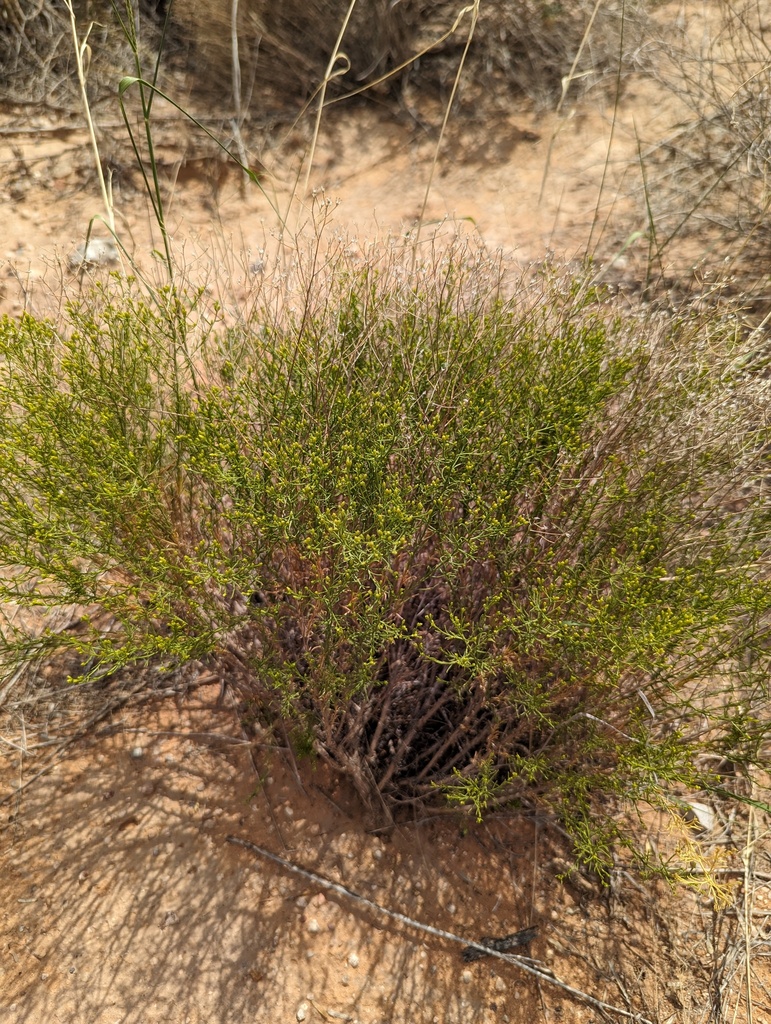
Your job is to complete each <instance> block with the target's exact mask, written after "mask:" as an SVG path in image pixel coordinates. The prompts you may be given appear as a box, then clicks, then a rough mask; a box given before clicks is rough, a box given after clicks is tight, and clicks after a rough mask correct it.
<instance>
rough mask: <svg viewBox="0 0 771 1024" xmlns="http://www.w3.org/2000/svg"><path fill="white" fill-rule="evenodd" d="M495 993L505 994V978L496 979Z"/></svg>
mask: <svg viewBox="0 0 771 1024" xmlns="http://www.w3.org/2000/svg"><path fill="white" fill-rule="evenodd" d="M495 991H496V992H505V991H506V982H505V981H504V980H503V978H496V979H495Z"/></svg>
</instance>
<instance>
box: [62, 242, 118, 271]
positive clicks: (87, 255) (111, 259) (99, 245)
mask: <svg viewBox="0 0 771 1024" xmlns="http://www.w3.org/2000/svg"><path fill="white" fill-rule="evenodd" d="M117 260H118V246H117V245H116V244H115V242H114V241H113V239H112V238H89V240H88V243H86V242H81V243H80V245H79V246H78V247H77V248H76V249H74V250H73V251H72V252H71V253H70V255H69V258H68V260H67V262H68V263H69V265H70V270H80V269H82V268H83V267H87V266H92V267H103V266H105V265H106V264H108V263H116V262H117Z"/></svg>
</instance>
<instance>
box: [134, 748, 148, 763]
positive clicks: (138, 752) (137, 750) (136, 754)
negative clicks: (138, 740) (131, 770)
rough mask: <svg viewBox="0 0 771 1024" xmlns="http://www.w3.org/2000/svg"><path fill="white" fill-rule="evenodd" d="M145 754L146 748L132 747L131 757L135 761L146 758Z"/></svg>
mask: <svg viewBox="0 0 771 1024" xmlns="http://www.w3.org/2000/svg"><path fill="white" fill-rule="evenodd" d="M144 753H145V751H144V747H132V749H131V756H132V757H133V758H134V759H135V760H139V758H140V757H144Z"/></svg>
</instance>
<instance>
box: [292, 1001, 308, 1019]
mask: <svg viewBox="0 0 771 1024" xmlns="http://www.w3.org/2000/svg"><path fill="white" fill-rule="evenodd" d="M308 1009H309V1007H308V1004H307V1003H300V1005H299V1006H298V1007H297V1013H296V1014H295V1017H297V1019H298V1020H305V1018H306V1017H307V1016H308Z"/></svg>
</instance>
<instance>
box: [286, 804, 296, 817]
mask: <svg viewBox="0 0 771 1024" xmlns="http://www.w3.org/2000/svg"><path fill="white" fill-rule="evenodd" d="M284 814H285V815H286V816H287V818H294V811H293V810H292V808H291V807H290V806H289V804H287V805H286V807H285V808H284Z"/></svg>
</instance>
